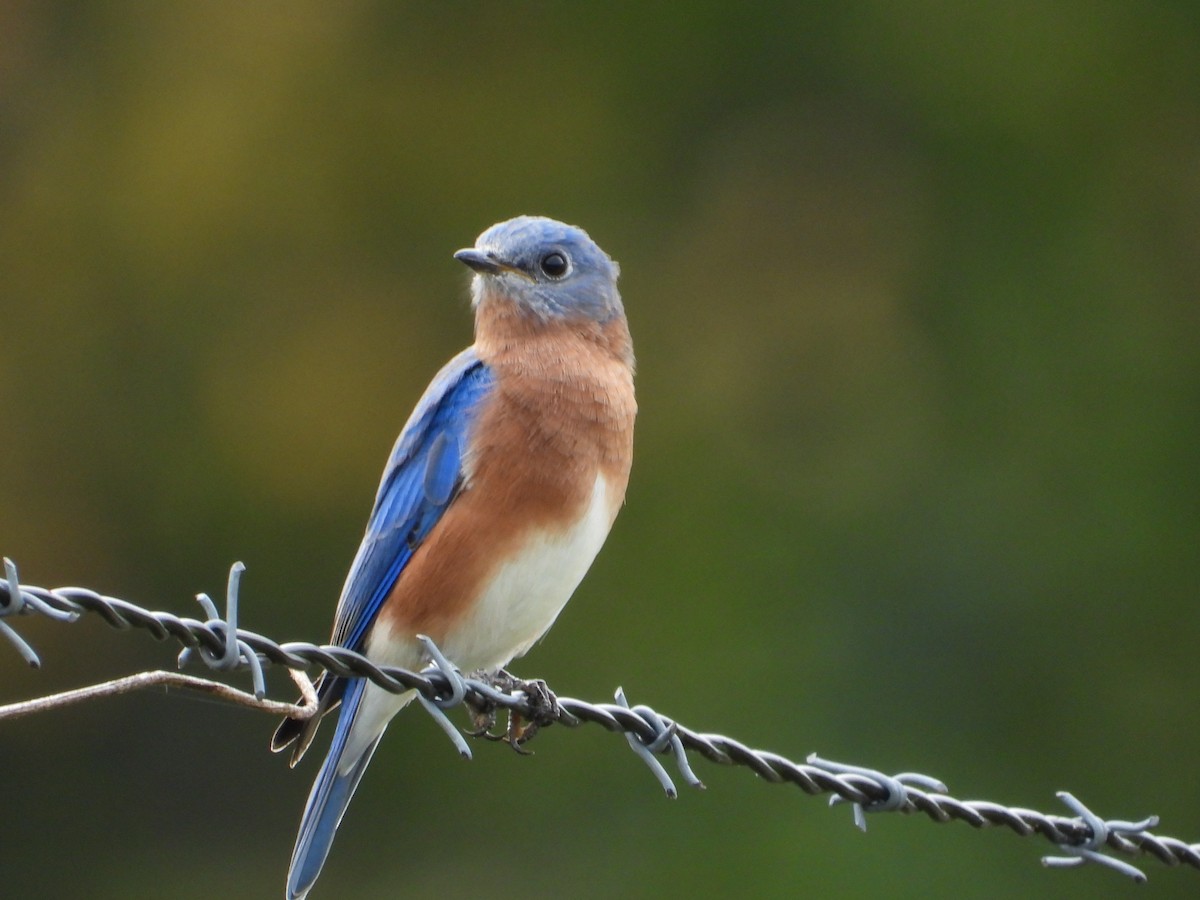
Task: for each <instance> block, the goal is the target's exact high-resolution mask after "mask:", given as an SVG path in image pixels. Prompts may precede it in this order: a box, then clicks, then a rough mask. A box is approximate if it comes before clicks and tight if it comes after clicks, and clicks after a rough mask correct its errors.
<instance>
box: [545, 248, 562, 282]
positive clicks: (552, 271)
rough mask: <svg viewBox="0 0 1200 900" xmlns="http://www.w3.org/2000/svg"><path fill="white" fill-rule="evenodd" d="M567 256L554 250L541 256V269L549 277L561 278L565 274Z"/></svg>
mask: <svg viewBox="0 0 1200 900" xmlns="http://www.w3.org/2000/svg"><path fill="white" fill-rule="evenodd" d="M567 267H568V264H567V258H566V257H565V256H563V255H562V254H561V253H559V252H558V251H557V250H555V251H554V252H553V253H547V254H546V255H545V256H543V257H542V271H543V272H545V273H546V274H547V275H548V276H550V277H551V278H562V277H563V276H564V275H566V274H567Z"/></svg>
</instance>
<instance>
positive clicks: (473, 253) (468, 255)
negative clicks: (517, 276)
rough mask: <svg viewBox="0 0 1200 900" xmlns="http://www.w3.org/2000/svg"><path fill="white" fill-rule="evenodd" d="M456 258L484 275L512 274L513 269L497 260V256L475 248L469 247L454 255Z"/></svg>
mask: <svg viewBox="0 0 1200 900" xmlns="http://www.w3.org/2000/svg"><path fill="white" fill-rule="evenodd" d="M454 258H455V259H457V260H458V261H459V262H460V263H462V264H463V265H465V266H469V267H470V268H472V269H474V270H475V271H476V272H481V273H483V274H484V275H499V274H500V273H501V272H511V271H512V269H513V267H512V266H510V265H506V264H505V263H503V262H501V261H500V260H498V259H496V256H495V254H493V253H485V252H483V251H482V250H476V249H475V248H474V247H468V248H467V249H466V250H459V251H458V252H457V253H455V254H454Z"/></svg>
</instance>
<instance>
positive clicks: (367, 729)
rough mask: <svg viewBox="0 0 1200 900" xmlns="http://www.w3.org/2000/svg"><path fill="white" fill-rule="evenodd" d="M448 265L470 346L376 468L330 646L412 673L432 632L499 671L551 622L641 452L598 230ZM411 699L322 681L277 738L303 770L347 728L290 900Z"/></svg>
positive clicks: (520, 242) (506, 243) (628, 361)
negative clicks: (453, 269)
mask: <svg viewBox="0 0 1200 900" xmlns="http://www.w3.org/2000/svg"><path fill="white" fill-rule="evenodd" d="M454 257H455V259H458V260H459V261H460V262H463V263H465V264H466V265H467V266H469V267H470V268H471V269H473V270H474V271H475V273H476V274H475V277H474V279H473V280H472V283H471V293H472V306H473V307H474V310H475V343H474V344H473V345H472V346H471V347H468V348H467V349H466V350H463V351H462V352H461V353H459V354H458V355H457V356H455V357H454V358H453V359H452V360H450V362H449V363H447V364H446V366H445V367H444V368H443V369H442V370H441V371H440V372H438V374H437V375H436V376H435V377H434V379H433V381H432V383H431V384H430V385H429V387H428V388H426V390H425V394H424V396H422V397H421V400H420V402H418V403H417V406H416V409H414V410H413V412H412V415H411V416H410V417H409V419H408V422H407V423H406V424H405V426H404V429H403V430H402V431H401V432H400V437H399V438H398V439H397V441H396V445H395V447H394V448H393V449H392V455H391V458H390V459H389V460H388V463H387V467H386V468H385V469H384V471H383V478H382V480H381V481H380V483H379V490H378V492H377V493H376V496H375V506H374V508H373V509H372V511H371V517H370V519H369V520H368V522H367V530H366V534H365V535H364V537H363V540H362V544H361V545H360V546H359V548H358V553H357V555H356V556H355V557H354V563H353V564H352V565H351V567H350V573H349V575H347V577H346V583H345V586H344V587H343V588H342V596H341V599H340V600H339V601H338V607H337V613H336V616H335V619H334V624H333V637H332V642H333V643H335V644H339V645H341V646H344V647H349V648H351V649H354V650H358V651H361V652H363V653H365V654H366V655H367V656H368V657H370V658H371V659H372V660H373V661H375V662H376V663H379V664H380V665H391V666H402V667H404V668H408V669H418V668H420V667H421V666H422V665H423V664H424V663H425V662H426V661H427V660H426V658H425V656H424V650H423V648H422V646H421V644H419V643H418V641H417V640H416V635H418V634H425V635H428V636H430V637H431V638H433V640H434V641H435V642H436V643H437V644H438V646H439V647H440V648H441V649H442V651H443V652H444V653H445V655H446V656H447V657H448V658H449V659H450V660H452V661H453V662H454V663H455V664H456V665H457V666H458V667H459V668H461V669H462V670H463V671H473V670H475V669H486V670H489V671H494V670H497V669H499V668H500V667H501V666H504V665H505V664H507V663H508V662H509V661H510V660H512V659H514V658H515V657H518V656H521V655H522V654H524V653H525V652H526V651H527V650H528V649H529V648H530V647H531V646H532V645H533V644H534V643H535V642H536V641H537V640H538V639H539V638H540V637H541V636H542V635H543V634H545V632H546V631H547V629H549V628H550V626H551V625H552V624H553V623H554V620H555V618H556V617H557V616H558V614H559V612H560V611H561V610H562V608H563V606H564V605H565V604H566V602H567V600H568V599H569V598H570V596H571V594H572V592H573V591H574V590H575V588H576V586H577V585H578V584H579V582H580V581H581V580H582V579H583V576H584V573H586V572H587V569H588V567H589V566H590V565H591V563H592V560H593V559H594V558H595V556H596V554H597V553H598V552H599V550H600V546H601V545H602V544H603V543H604V539H605V538H606V537H607V536H608V531H609V529H610V528H611V527H612V523H613V520H614V519H615V518H616V515H617V511H618V510H619V509H620V507H621V504H622V503H623V502H624V499H625V486H626V484H627V483H628V480H629V467H630V464H631V462H632V455H633V421H634V417H635V415H636V413H637V404H636V402H635V400H634V394H633V345H632V342H631V340H630V337H629V326H628V323H627V322H626V319H625V310H624V308H623V307H622V305H621V297H620V294H619V293H618V292H617V274H618V271H619V269H618V266H617V264H616V263H615V262H614V261H613V260H612V259H610V258H609V257H608V255H607V254H606V253H605V252H604V251H603V250H601V249H600V248H599V247H598V246H596V244H595V243H593V242H592V240H591V238H589V237H588V236H587V234H586V233H585V232H584V231H583V230H581V229H579V228H574V227H571V226H569V225H564V224H562V223H561V222H555V221H553V220H552V219H545V218H541V217H535V216H521V217H519V218H516V219H511V220H509V221H507V222H501V223H500V224H498V225H493V226H492V227H491V228H489V229H488V230H487V231H485V232H484V233H483V234H481V235H480V236H479V239H478V240H477V241H476V242H475V246H474V247H473V248H470V249H467V250H460V251H458V252H457V253H455V254H454ZM413 696H414V692H411V691H409V692H407V693H404V694H399V695H397V694H390V693H388V692H387V691H385V690H383V689H382V688H380V687H377V686H376V685H373V684H370V683H368V682H367V681H365V680H363V679H360V678H336V677H327V678H325V679H324V680H323V681H322V683H321V686H320V700H321V705H320V711H319V713H318V715H317V716H314V717H313V718H312V719H309V720H308V721H307V722H299V721H296V720H292V719H288V720H285V721H284V722H283V724H282V725H280V727H279V730H278V731H277V732H276V733H275V737H274V739H273V741H272V744H271V746H272V749H274V750H282V749H283V748H284V747H286V746H287V745H288V744H290V743H292V742H293V741H295V742H296V746H295V749H294V750H293V752H292V765H295V764H296V762H298V761H299V759H300V757H301V755H302V754H303V753H304V751H305V750H306V749H307V748H308V745H309V743H310V742H311V741H312V738H313V734H314V732H315V731H316V728H317V724H318V723H319V721H320V718H321V715H323V714H324V713H326V712H328V711H330V710H332V709H333V708H334V707H335V706H337V705H338V704H339V703H340V704H341V711H340V713H339V714H338V720H337V729H336V731H335V732H334V735H333V742H332V744H331V745H330V748H329V753H328V755H327V756H326V758H325V762H324V764H323V765H322V766H321V771H320V773H319V774H318V775H317V779H316V781H315V782H314V784H313V786H312V791H311V793H310V794H309V796H308V803H307V805H306V806H305V808H304V816H303V818H302V819H301V821H300V833H299V835H298V836H297V838H296V849H295V850H294V851H293V853H292V863H291V869H290V871H289V873H288V884H287V896H288V897H289V898H292V900H294V898H300V897H304V896H306V895H307V894H308V892H309V890H310V889H311V888H312V886H313V883H314V882H315V881H316V880H317V875H318V874H320V871H321V866H322V865H323V864H324V862H325V858H326V856H328V854H329V848H330V846H331V844H332V843H333V836H334V833H335V832H336V831H337V827H338V823H339V822H341V819H342V815H343V813H345V811H346V806H347V805H348V804H349V802H350V798H351V796H352V795H353V794H354V789H355V788H356V787H357V786H358V782H359V779H361V778H362V776H363V772H364V771H366V768H367V763H369V762H370V760H371V754H372V753H374V752H375V748H376V747H377V746H378V744H379V739H380V738H381V737H382V736H383V732H384V730H385V729H386V728H387V726H388V722H389V721H390V720H391V718H392V717H393V716H394V715H396V713H398V712H399V711H400V710H401V709H402V708H403V707H404V706H405V705H406V704H408V703H409V702H410V701H411V700H412V699H413Z"/></svg>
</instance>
